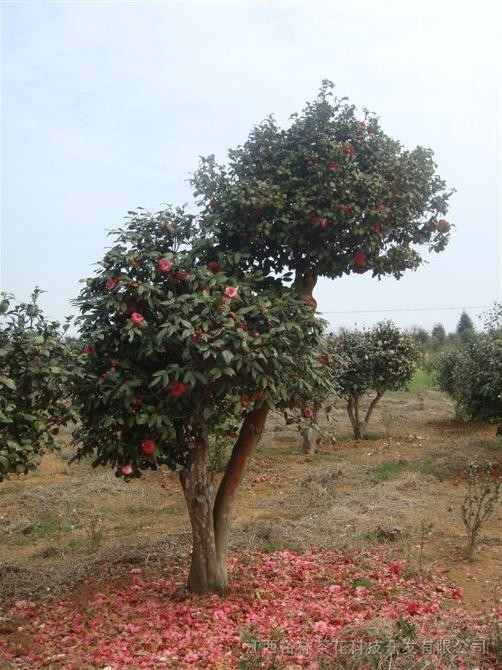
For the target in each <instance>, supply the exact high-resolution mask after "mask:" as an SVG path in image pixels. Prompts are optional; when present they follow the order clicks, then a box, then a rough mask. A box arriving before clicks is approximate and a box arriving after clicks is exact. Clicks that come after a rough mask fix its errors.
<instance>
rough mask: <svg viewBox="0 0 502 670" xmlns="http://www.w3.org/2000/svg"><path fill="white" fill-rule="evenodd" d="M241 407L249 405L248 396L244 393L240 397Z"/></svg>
mask: <svg viewBox="0 0 502 670" xmlns="http://www.w3.org/2000/svg"><path fill="white" fill-rule="evenodd" d="M241 405H242V406H243V407H247V406H248V405H249V396H248V395H246V394H245V393H244V395H241Z"/></svg>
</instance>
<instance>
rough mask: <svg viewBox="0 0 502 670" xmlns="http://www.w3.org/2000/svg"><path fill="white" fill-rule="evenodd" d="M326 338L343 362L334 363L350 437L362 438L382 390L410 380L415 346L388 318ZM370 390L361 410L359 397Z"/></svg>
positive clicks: (362, 397)
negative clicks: (344, 405) (372, 393)
mask: <svg viewBox="0 0 502 670" xmlns="http://www.w3.org/2000/svg"><path fill="white" fill-rule="evenodd" d="M329 342H330V346H331V348H332V350H333V351H334V352H336V354H337V355H338V356H340V357H341V359H342V361H343V362H344V367H343V368H341V369H340V368H339V367H338V363H337V369H340V372H339V376H338V385H339V386H340V388H341V391H339V395H340V396H341V397H342V398H344V399H345V401H346V403H347V412H348V415H349V418H350V422H351V424H352V428H353V431H354V437H355V438H356V440H362V439H365V438H366V436H367V429H368V424H369V421H370V418H371V415H372V414H373V411H374V409H375V407H376V406H377V405H378V403H379V402H380V400H381V398H382V396H383V395H384V393H385V392H386V391H397V390H399V389H401V388H403V387H405V386H406V384H407V383H408V382H409V381H410V380H411V378H412V376H413V372H414V371H415V366H416V363H417V360H418V357H419V353H418V350H417V348H416V347H415V345H414V343H413V340H412V338H411V337H410V336H409V335H408V334H407V333H405V332H402V331H400V330H399V328H397V327H396V326H395V325H394V324H393V323H392V322H391V321H382V322H381V323H378V324H377V325H376V326H375V327H374V328H372V329H371V330H356V331H352V332H350V331H343V332H342V334H341V335H339V336H338V337H336V338H335V337H331V338H330V340H329ZM335 360H336V359H335ZM371 392H374V396H373V398H372V399H371V400H370V402H369V404H368V406H367V408H366V410H365V411H363V408H362V401H363V399H364V398H365V396H367V395H368V394H369V393H371Z"/></svg>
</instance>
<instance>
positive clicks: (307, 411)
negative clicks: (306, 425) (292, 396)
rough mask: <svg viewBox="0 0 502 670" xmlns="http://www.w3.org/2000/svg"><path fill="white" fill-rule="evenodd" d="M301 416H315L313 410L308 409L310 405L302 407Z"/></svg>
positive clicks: (309, 417)
mask: <svg viewBox="0 0 502 670" xmlns="http://www.w3.org/2000/svg"><path fill="white" fill-rule="evenodd" d="M302 416H303V418H304V419H313V418H314V416H315V412H314V410H313V409H310V407H304V408H303V409H302Z"/></svg>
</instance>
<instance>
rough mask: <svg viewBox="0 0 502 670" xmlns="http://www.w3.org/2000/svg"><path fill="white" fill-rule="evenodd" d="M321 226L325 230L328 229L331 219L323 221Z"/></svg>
mask: <svg viewBox="0 0 502 670" xmlns="http://www.w3.org/2000/svg"><path fill="white" fill-rule="evenodd" d="M319 225H320V226H321V228H322V229H323V230H324V229H326V228H327V227H328V226H329V219H327V218H324V219H321V223H320V224H319Z"/></svg>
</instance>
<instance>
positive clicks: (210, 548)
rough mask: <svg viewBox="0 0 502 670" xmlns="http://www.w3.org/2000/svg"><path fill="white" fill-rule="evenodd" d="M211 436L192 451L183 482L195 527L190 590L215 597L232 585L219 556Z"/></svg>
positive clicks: (201, 439)
mask: <svg viewBox="0 0 502 670" xmlns="http://www.w3.org/2000/svg"><path fill="white" fill-rule="evenodd" d="M207 463H208V440H207V432H206V430H203V434H202V435H201V436H200V437H199V438H198V440H197V441H196V443H195V447H194V449H193V450H191V451H190V454H189V463H188V467H187V468H185V469H183V470H181V472H180V481H181V486H182V488H183V493H184V496H185V501H186V504H187V508H188V514H189V516H190V523H191V526H192V560H191V563H190V572H189V575H188V582H187V588H188V590H189V591H191V592H192V593H214V592H215V591H222V590H224V589H225V588H226V587H227V585H228V580H227V571H226V564H223V563H222V562H221V561H220V560H219V559H218V555H217V552H216V542H215V534H214V525H213V505H214V487H213V485H212V483H211V482H210V480H209V479H208V468H207Z"/></svg>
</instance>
